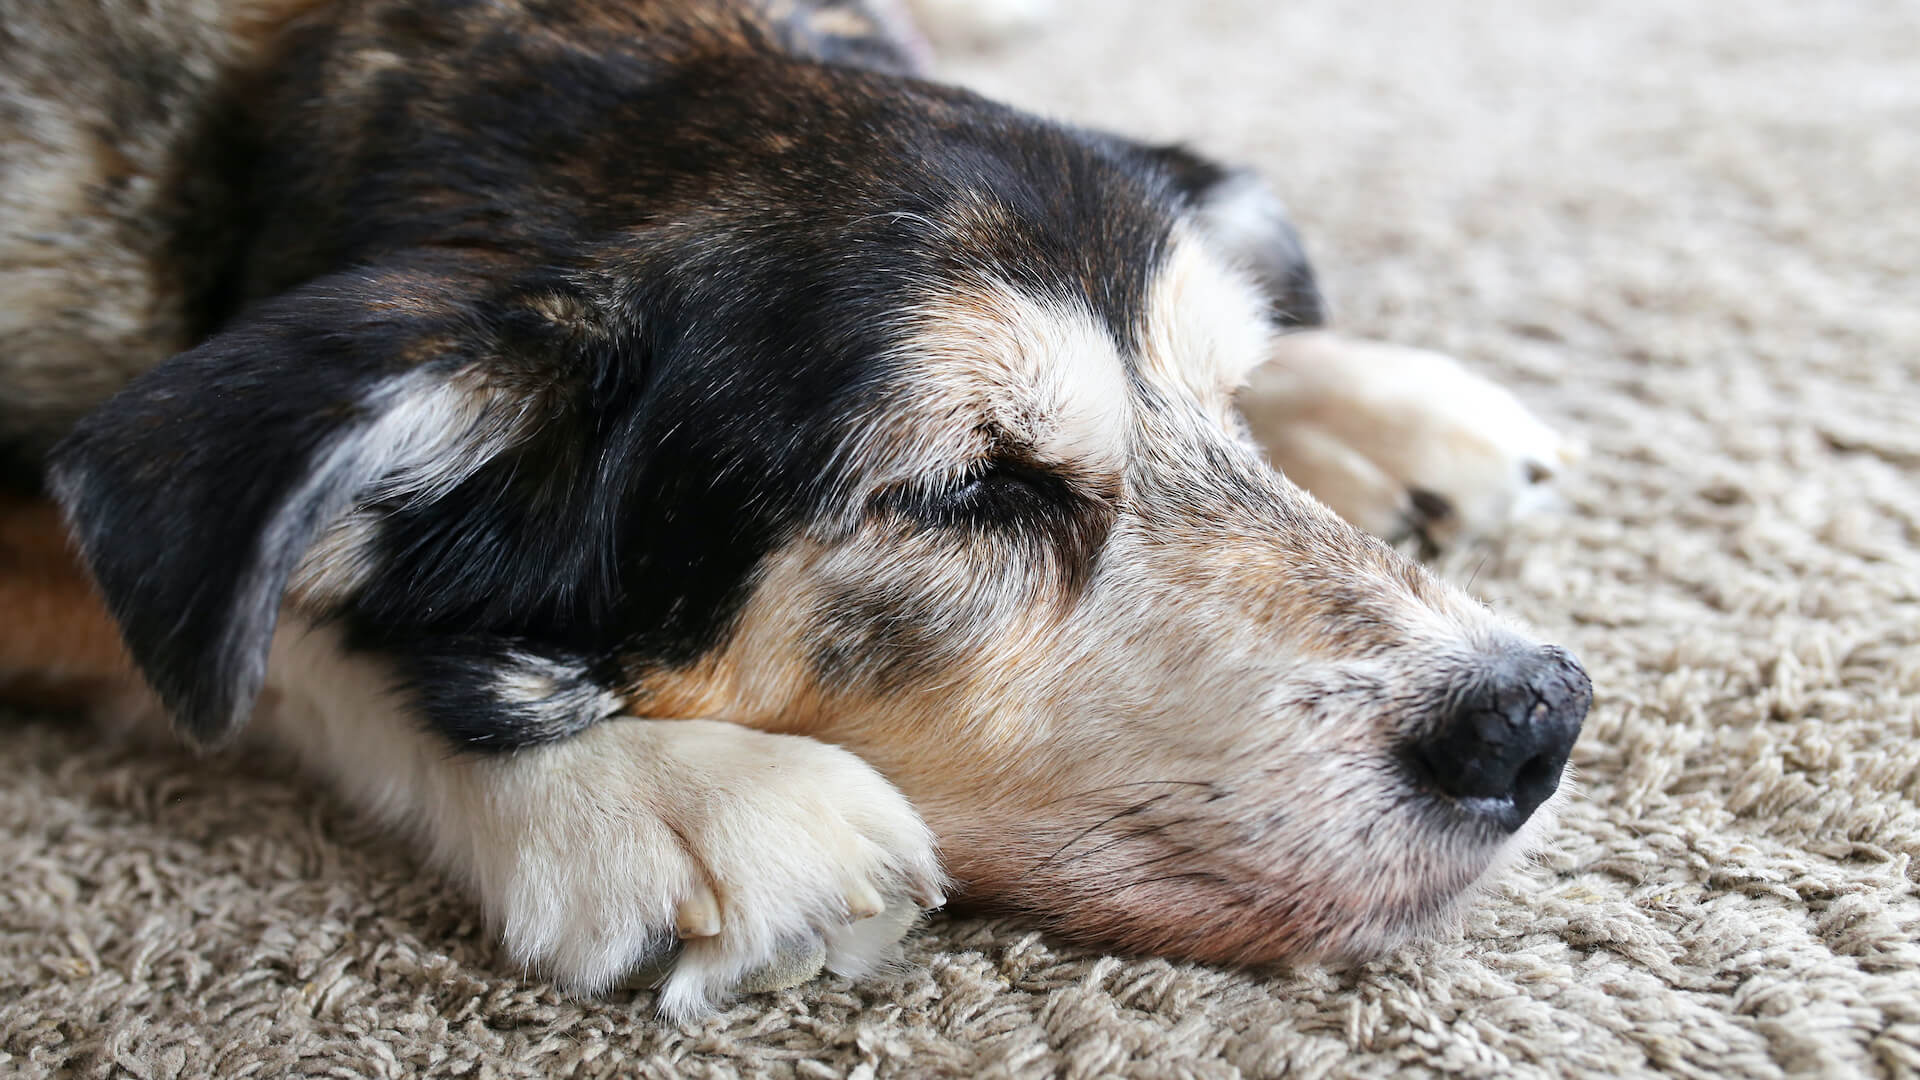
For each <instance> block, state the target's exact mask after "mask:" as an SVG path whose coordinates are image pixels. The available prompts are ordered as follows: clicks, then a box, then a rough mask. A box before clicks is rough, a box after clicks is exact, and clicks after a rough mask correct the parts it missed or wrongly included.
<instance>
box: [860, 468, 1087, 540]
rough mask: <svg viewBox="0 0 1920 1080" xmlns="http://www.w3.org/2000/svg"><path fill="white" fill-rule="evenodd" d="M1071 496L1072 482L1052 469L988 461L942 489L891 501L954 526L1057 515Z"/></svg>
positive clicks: (936, 523) (924, 518)
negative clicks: (1043, 469) (980, 467)
mask: <svg viewBox="0 0 1920 1080" xmlns="http://www.w3.org/2000/svg"><path fill="white" fill-rule="evenodd" d="M1075 497H1076V496H1075V493H1074V491H1073V488H1072V486H1071V485H1070V484H1068V482H1067V481H1066V480H1063V479H1061V478H1060V477H1058V476H1054V475H1052V474H1051V473H1047V472H1043V471H1040V470H1038V469H1033V468H1029V467H1025V466H1020V465H1014V464H1009V463H1004V462H991V463H988V464H987V465H986V466H985V467H984V468H982V469H981V470H980V471H979V472H977V473H974V474H972V475H970V476H967V477H965V478H963V479H961V480H960V481H958V482H957V483H955V484H954V485H952V486H951V487H949V488H947V489H946V490H944V491H937V492H931V493H914V494H901V495H898V496H896V498H895V499H894V500H893V501H894V503H895V506H896V507H897V508H898V509H899V510H900V511H902V512H904V513H905V514H906V515H907V516H909V517H912V518H914V519H916V520H918V521H919V522H921V523H922V524H924V525H927V526H929V527H945V528H952V527H956V526H966V525H971V526H982V525H985V526H994V525H1014V524H1018V523H1019V522H1020V521H1022V520H1032V519H1036V518H1048V517H1057V516H1059V515H1061V514H1063V513H1066V512H1068V511H1069V509H1070V508H1071V506H1072V505H1073V500H1074V499H1075Z"/></svg>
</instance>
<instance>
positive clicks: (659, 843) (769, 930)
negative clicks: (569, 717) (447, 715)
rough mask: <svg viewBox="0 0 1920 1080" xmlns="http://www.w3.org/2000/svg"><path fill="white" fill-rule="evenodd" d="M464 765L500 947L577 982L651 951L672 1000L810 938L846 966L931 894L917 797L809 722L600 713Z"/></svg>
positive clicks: (898, 930)
mask: <svg viewBox="0 0 1920 1080" xmlns="http://www.w3.org/2000/svg"><path fill="white" fill-rule="evenodd" d="M474 779H475V780H476V781H477V783H478V784H479V785H480V787H481V788H482V790H480V791H477V792H475V793H474V794H475V795H476V796H477V798H478V802H479V804H480V806H482V807H483V808H484V809H483V810H482V812H481V814H480V817H481V819H482V822H483V823H484V825H483V828H482V829H481V830H480V831H478V832H477V833H475V834H474V835H473V844H474V850H473V852H472V855H473V858H472V867H473V870H474V876H475V878H476V884H477V886H478V888H479V890H480V893H481V896H482V899H483V901H484V902H485V904H486V906H487V908H488V912H489V915H490V916H491V917H492V918H493V919H494V920H495V921H497V923H498V924H499V926H500V928H501V931H502V934H503V936H504V939H505V942H506V946H507V948H508V950H509V951H510V952H511V953H512V955H513V956H514V957H515V959H516V960H518V961H519V962H521V963H523V964H526V965H527V966H529V967H532V968H535V969H538V970H541V971H544V972H546V973H548V974H550V975H551V976H552V977H553V978H554V979H555V980H556V981H558V982H559V983H561V984H562V985H564V986H566V987H568V988H569V989H573V990H577V991H582V992H589V993H591V992H597V991H600V990H604V989H606V988H608V987H610V986H613V985H614V984H615V983H617V982H619V981H621V979H622V978H623V977H625V976H628V975H630V974H631V973H632V972H633V971H634V970H635V969H637V968H644V967H646V966H648V965H663V966H664V967H665V969H666V974H665V977H664V981H663V983H662V987H661V997H660V1009H661V1011H662V1012H664V1013H666V1014H668V1015H670V1016H674V1017H687V1016H691V1015H696V1014H698V1013H701V1012H703V1011H705V1010H707V1009H708V1008H710V1007H711V1006H712V1005H713V1003H714V1002H715V1001H716V999H718V998H721V997H723V996H724V995H726V994H727V993H729V992H731V991H735V990H742V989H746V990H751V989H755V988H761V987H763V986H764V985H767V984H768V978H769V975H770V974H772V975H773V976H776V977H777V978H776V981H777V982H785V983H791V982H794V981H799V980H800V979H803V978H805V977H807V976H808V975H810V974H811V973H812V971H817V970H818V968H817V960H810V959H809V958H819V957H822V955H824V963H825V966H827V967H829V968H831V969H832V970H834V971H836V972H838V973H841V974H848V975H855V974H860V973H861V972H863V971H866V970H868V969H870V968H871V967H873V966H874V965H875V964H876V963H878V962H879V961H881V960H882V959H884V958H885V957H886V956H887V955H888V954H889V953H890V952H891V951H893V949H894V946H895V944H896V943H897V942H898V940H899V939H900V938H901V937H902V936H903V935H904V934H905V933H906V932H907V930H908V929H909V928H910V927H911V926H912V925H913V923H914V922H915V920H916V919H917V917H918V915H919V912H920V909H921V907H923V906H924V907H934V906H938V905H939V904H940V903H941V902H942V900H943V898H942V895H941V890H942V876H941V873H940V868H939V864H938V861H937V858H936V856H935V853H934V840H933V834H932V833H931V832H930V831H929V830H928V829H927V827H926V826H925V824H923V823H922V821H921V819H920V817H919V815H918V814H917V813H916V812H915V811H914V809H913V807H912V806H911V805H909V804H908V802H907V800H906V799H905V798H904V797H903V796H902V795H901V794H900V793H899V792H898V791H896V790H895V789H894V788H893V786H892V785H890V784H888V783H887V781H886V780H885V779H883V778H882V777H881V776H880V774H878V773H877V772H875V771H874V770H873V769H872V768H871V767H870V766H868V765H867V764H866V763H865V762H863V761H861V760H860V759H859V758H857V757H855V756H854V755H852V754H850V753H848V752H846V751H844V750H841V749H838V748H836V747H832V746H828V745H826V744H825V743H820V742H816V741H814V740H812V739H807V738H801V737H798V736H791V735H769V734H766V733H763V732H759V731H754V730H751V729H748V728H743V727H738V726H735V725H732V724H723V723H716V722H710V721H695V720H686V721H659V720H632V719H620V720H609V721H604V722H602V723H600V724H599V725H597V726H595V727H593V728H590V729H588V730H587V731H585V732H583V733H581V734H579V735H577V736H574V737H573V738H571V739H568V740H567V741H565V742H562V743H558V744H555V745H551V746H544V747H540V748H537V749H532V750H523V751H520V752H518V753H516V754H514V755H513V756H512V757H510V758H506V759H502V760H499V761H494V762H486V763H482V766H481V768H480V770H479V771H478V772H477V773H476V774H475V777H474ZM442 854H443V855H445V856H448V857H450V858H452V859H453V860H454V861H461V855H460V853H459V852H443V853H442ZM796 964H798V965H799V966H800V967H809V966H811V970H808V971H798V970H797V969H796Z"/></svg>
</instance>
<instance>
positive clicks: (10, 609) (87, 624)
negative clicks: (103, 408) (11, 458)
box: [0, 497, 139, 707]
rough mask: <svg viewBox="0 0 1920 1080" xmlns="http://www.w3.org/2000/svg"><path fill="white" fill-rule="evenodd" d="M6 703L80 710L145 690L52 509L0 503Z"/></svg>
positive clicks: (0, 627) (0, 646) (0, 686)
mask: <svg viewBox="0 0 1920 1080" xmlns="http://www.w3.org/2000/svg"><path fill="white" fill-rule="evenodd" d="M0 612H5V613H6V614H5V617H4V618H0V701H12V702H16V703H27V704H34V705H42V706H53V705H57V706H69V707H70V706H75V705H80V704H85V703H88V702H92V701H95V700H99V699H100V698H102V697H103V696H106V695H107V694H110V693H111V692H112V691H114V690H116V689H117V688H119V687H121V686H124V685H127V684H130V683H137V682H138V681H139V676H137V675H135V674H134V671H133V667H132V664H131V663H130V662H129V661H128V659H127V656H126V652H125V651H124V650H123V649H122V648H121V647H120V632H119V630H118V629H116V628H115V627H114V625H113V620H112V618H110V617H109V616H108V615H107V612H106V609H105V608H104V607H103V606H102V605H101V603H100V600H99V597H98V596H97V595H95V593H94V591H93V584H92V583H91V582H90V581H88V579H87V576H86V573H85V571H83V570H82V569H81V568H80V566H79V564H78V563H77V562H76V561H75V559H74V556H73V552H72V549H71V548H70V547H69V546H68V544H67V536H66V528H65V526H64V525H63V524H62V523H61V520H60V514H59V511H58V510H56V509H55V508H54V507H53V505H52V504H51V503H46V502H39V501H30V500H25V499H10V498H5V497H0Z"/></svg>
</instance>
